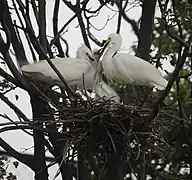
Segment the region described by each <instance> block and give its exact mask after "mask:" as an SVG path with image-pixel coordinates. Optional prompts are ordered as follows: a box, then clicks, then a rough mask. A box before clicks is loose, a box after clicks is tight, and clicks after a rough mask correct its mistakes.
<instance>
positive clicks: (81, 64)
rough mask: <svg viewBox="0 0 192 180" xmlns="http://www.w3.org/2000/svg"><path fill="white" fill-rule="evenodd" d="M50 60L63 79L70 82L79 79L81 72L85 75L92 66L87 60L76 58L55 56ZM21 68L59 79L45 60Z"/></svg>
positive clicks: (27, 71) (28, 71)
mask: <svg viewBox="0 0 192 180" xmlns="http://www.w3.org/2000/svg"><path fill="white" fill-rule="evenodd" d="M51 60H52V62H53V64H54V65H55V66H56V68H57V69H58V70H59V72H60V73H61V74H62V75H63V77H64V78H65V80H66V81H67V82H68V83H72V84H75V83H76V82H77V81H80V80H81V79H82V77H83V74H84V75H86V74H87V73H88V72H89V71H90V69H91V68H92V65H91V64H90V63H89V62H88V61H85V60H81V59H76V58H55V59H51ZM21 69H22V71H24V72H26V73H28V74H30V73H31V75H34V73H38V74H42V75H43V76H45V77H49V78H51V79H53V80H57V81H60V79H59V77H58V76H57V74H56V73H55V72H54V70H53V69H52V68H51V67H50V65H49V64H48V62H47V61H46V60H42V61H40V62H38V63H33V64H28V65H25V66H23V67H22V68H21Z"/></svg>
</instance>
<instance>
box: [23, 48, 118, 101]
mask: <svg viewBox="0 0 192 180" xmlns="http://www.w3.org/2000/svg"><path fill="white" fill-rule="evenodd" d="M51 61H52V63H53V64H54V65H55V66H56V68H57V69H58V70H59V72H60V73H61V74H62V76H63V77H64V79H65V80H66V82H67V83H68V85H70V86H72V87H77V89H78V90H84V89H93V90H95V92H96V94H98V95H99V96H100V97H103V96H105V97H106V98H112V99H113V97H114V96H115V97H116V98H115V99H114V100H115V101H118V102H119V100H118V99H119V98H117V97H119V96H118V95H117V94H116V93H115V92H114V91H113V89H111V88H110V87H109V86H108V85H107V84H106V83H105V82H104V81H102V79H101V78H100V77H99V76H100V73H99V72H100V71H99V70H97V69H96V66H97V62H96V61H95V58H94V56H93V54H92V52H91V51H90V49H89V48H88V47H87V46H85V45H81V46H80V47H79V48H78V50H77V53H76V58H54V59H51ZM98 68H99V66H98ZM21 70H22V71H23V74H24V75H25V76H28V77H30V78H32V79H34V80H38V81H42V82H45V83H48V84H49V85H59V86H64V84H63V82H62V81H61V80H60V78H59V77H58V76H57V74H56V73H55V71H54V70H53V69H52V68H51V67H50V65H49V64H48V62H47V61H46V60H41V61H39V62H37V63H32V64H27V65H24V66H23V67H21ZM97 72H98V73H97Z"/></svg>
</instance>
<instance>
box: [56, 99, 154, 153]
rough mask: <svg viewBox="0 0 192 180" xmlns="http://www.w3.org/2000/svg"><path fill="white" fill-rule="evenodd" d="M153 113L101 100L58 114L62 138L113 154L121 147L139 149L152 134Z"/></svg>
mask: <svg viewBox="0 0 192 180" xmlns="http://www.w3.org/2000/svg"><path fill="white" fill-rule="evenodd" d="M151 112H152V109H150V108H146V107H138V106H136V105H132V104H128V105H123V104H119V103H115V102H112V101H110V100H103V99H102V100H101V99H100V100H95V101H91V102H89V101H84V102H77V103H76V104H75V106H73V107H72V106H68V107H66V106H65V107H63V108H61V109H60V110H59V111H58V112H57V113H55V117H56V122H57V128H58V130H59V132H60V135H61V136H60V139H61V141H64V142H66V141H67V142H69V143H68V144H71V145H73V146H74V147H75V148H76V149H79V148H88V147H89V148H90V147H91V149H94V151H101V149H102V151H105V152H106V153H108V154H110V153H114V152H116V151H117V149H121V150H123V151H124V150H126V151H127V150H128V151H129V150H131V151H132V152H133V151H135V152H138V150H139V148H140V145H141V144H142V143H144V142H147V141H148V139H149V138H150V137H151V134H152V122H150V121H148V117H149V115H150V113H151Z"/></svg>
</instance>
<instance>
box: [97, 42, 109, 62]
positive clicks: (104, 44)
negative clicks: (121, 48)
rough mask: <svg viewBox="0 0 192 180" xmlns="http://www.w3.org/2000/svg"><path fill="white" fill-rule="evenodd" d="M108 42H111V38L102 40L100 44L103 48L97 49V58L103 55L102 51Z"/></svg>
mask: <svg viewBox="0 0 192 180" xmlns="http://www.w3.org/2000/svg"><path fill="white" fill-rule="evenodd" d="M110 42H111V40H110V39H107V40H103V42H102V45H103V46H104V47H103V48H101V49H100V50H99V59H100V57H101V56H102V55H103V53H104V51H105V49H106V48H107V46H108V45H109V44H110Z"/></svg>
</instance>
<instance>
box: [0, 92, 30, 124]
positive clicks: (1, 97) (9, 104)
mask: <svg viewBox="0 0 192 180" xmlns="http://www.w3.org/2000/svg"><path fill="white" fill-rule="evenodd" d="M0 99H1V100H2V101H3V102H5V103H6V104H7V105H8V106H9V107H10V108H11V109H13V111H15V113H16V114H17V115H18V116H19V117H21V118H22V119H23V120H24V121H29V119H28V118H27V117H26V116H25V114H24V113H23V112H22V111H21V110H20V109H19V108H18V107H17V106H15V105H14V104H13V103H12V102H11V101H9V99H8V98H7V97H6V96H4V95H3V94H2V93H0Z"/></svg>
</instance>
